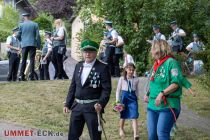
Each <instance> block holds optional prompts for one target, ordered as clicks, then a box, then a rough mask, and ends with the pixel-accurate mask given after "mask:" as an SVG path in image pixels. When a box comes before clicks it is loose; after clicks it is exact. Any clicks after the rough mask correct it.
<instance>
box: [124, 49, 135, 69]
mask: <svg viewBox="0 0 210 140" xmlns="http://www.w3.org/2000/svg"><path fill="white" fill-rule="evenodd" d="M123 53H124V64H123V68H125V67H126V65H127V64H128V63H133V64H135V62H134V60H133V57H132V56H131V55H130V54H128V53H127V52H126V51H125V50H124V51H123Z"/></svg>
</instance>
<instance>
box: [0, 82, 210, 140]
mask: <svg viewBox="0 0 210 140" xmlns="http://www.w3.org/2000/svg"><path fill="white" fill-rule="evenodd" d="M192 82H193V83H194V84H195V82H196V81H194V80H193V79H192ZM69 84H70V81H60V80H56V81H35V82H20V83H5V84H0V89H1V90H0V100H1V101H0V112H1V113H0V120H3V121H8V122H14V123H16V124H21V125H26V126H27V127H32V128H41V129H47V130H52V131H61V132H65V133H67V131H68V125H69V117H64V115H63V113H62V108H63V101H64V100H65V98H66V95H67V91H68V88H69ZM112 85H113V90H112V94H111V98H110V101H109V103H108V105H107V107H106V109H105V115H104V119H105V120H106V124H104V128H105V131H106V135H107V137H108V140H118V139H120V138H119V134H118V133H119V132H118V128H119V114H118V113H116V112H113V111H112V108H113V105H112V103H113V102H114V101H115V91H116V85H117V80H113V81H112ZM194 88H198V89H199V92H201V91H202V94H205V97H208V99H209V98H210V97H209V96H208V95H206V94H207V91H206V90H205V89H202V88H199V86H198V85H195V86H194ZM185 96H188V95H185ZM205 97H203V96H200V95H198V96H197V97H196V98H193V97H192V96H189V97H187V98H185V97H184V101H183V103H187V104H188V105H190V106H192V108H194V106H195V105H194V103H196V102H199V101H200V100H201V99H202V100H204V99H203V98H205ZM205 101H207V99H205V100H204V102H203V101H202V103H205V105H206V104H208V103H206V102H205ZM191 102H192V103H191ZM209 106H210V105H209ZM209 106H208V107H209ZM196 107H197V109H199V108H201V112H204V109H202V106H201V105H199V106H196ZM190 108H191V107H190ZM139 109H140V117H139V128H140V138H141V139H142V140H146V139H147V127H146V109H145V108H144V107H143V101H142V99H139ZM195 109H196V108H195ZM205 112H208V113H209V111H205ZM208 113H204V114H208ZM201 114H203V113H201ZM125 132H126V138H125V139H124V140H131V139H132V138H133V132H132V125H131V121H126V124H125ZM83 137H84V138H87V137H89V136H88V131H87V128H86V127H85V130H84V133H83ZM103 137H104V136H103ZM200 138H204V139H205V140H207V139H210V135H207V134H205V133H204V132H201V131H197V130H196V129H190V128H186V127H183V126H179V129H178V134H177V136H176V140H183V139H189V140H197V139H200Z"/></svg>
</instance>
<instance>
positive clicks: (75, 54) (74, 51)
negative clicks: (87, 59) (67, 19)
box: [71, 17, 84, 61]
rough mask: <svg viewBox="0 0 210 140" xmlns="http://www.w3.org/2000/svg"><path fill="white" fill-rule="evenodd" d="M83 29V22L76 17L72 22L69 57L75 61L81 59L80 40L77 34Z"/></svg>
mask: <svg viewBox="0 0 210 140" xmlns="http://www.w3.org/2000/svg"><path fill="white" fill-rule="evenodd" d="M83 29H84V23H83V22H82V21H81V19H80V18H79V17H76V18H75V19H74V21H73V23H72V36H71V57H72V58H74V59H75V60H77V61H80V60H81V52H80V42H79V40H78V35H77V34H78V33H79V32H80V31H81V30H83Z"/></svg>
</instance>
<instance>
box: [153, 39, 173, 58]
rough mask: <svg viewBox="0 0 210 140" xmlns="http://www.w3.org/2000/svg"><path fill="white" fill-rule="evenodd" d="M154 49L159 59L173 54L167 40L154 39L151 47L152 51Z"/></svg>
mask: <svg viewBox="0 0 210 140" xmlns="http://www.w3.org/2000/svg"><path fill="white" fill-rule="evenodd" d="M152 51H154V52H155V53H156V54H157V57H158V59H161V58H163V57H165V56H166V55H171V53H172V52H171V47H170V46H169V44H168V42H167V41H165V40H162V39H161V40H154V41H153V43H152V47H151V52H152Z"/></svg>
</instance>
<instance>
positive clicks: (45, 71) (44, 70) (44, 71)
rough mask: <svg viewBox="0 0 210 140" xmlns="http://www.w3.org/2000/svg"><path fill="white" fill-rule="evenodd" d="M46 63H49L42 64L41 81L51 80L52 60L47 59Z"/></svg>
mask: <svg viewBox="0 0 210 140" xmlns="http://www.w3.org/2000/svg"><path fill="white" fill-rule="evenodd" d="M42 58H43V57H42ZM46 61H47V63H46V64H41V66H40V80H50V74H49V64H50V59H49V58H47V60H46Z"/></svg>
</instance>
